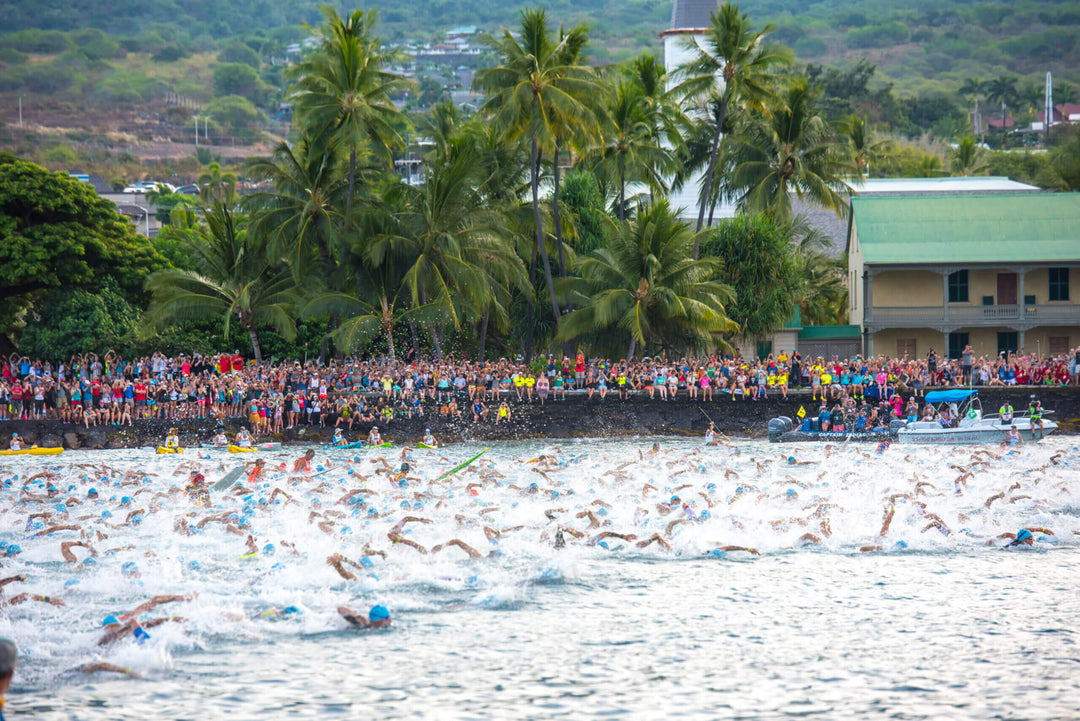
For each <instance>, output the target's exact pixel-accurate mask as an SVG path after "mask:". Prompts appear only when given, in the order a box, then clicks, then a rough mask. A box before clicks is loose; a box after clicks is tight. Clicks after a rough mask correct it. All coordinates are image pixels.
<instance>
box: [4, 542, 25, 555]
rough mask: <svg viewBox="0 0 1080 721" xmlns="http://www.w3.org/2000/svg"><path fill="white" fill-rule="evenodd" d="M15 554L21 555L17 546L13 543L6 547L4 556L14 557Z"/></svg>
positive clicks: (20, 550)
mask: <svg viewBox="0 0 1080 721" xmlns="http://www.w3.org/2000/svg"><path fill="white" fill-rule="evenodd" d="M16 553H22V549H21V548H19V546H18V544H15V543H13V544H11V545H10V546H8V547H7V553H6V554H5V555H8V556H14V555H15V554H16Z"/></svg>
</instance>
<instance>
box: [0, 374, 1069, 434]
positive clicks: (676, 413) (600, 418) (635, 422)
mask: <svg viewBox="0 0 1080 721" xmlns="http://www.w3.org/2000/svg"><path fill="white" fill-rule="evenodd" d="M1031 393H1032V389H1030V388H1014V389H1008V390H1005V389H988V390H981V391H980V392H979V395H980V397H981V399H982V405H983V409H984V411H985V412H987V413H996V412H997V410H998V408H999V407H1000V406H1001V405H1002V403H1004V402H1005V401H1006V400H1008V401H1009V402H1011V403H1012V405H1013V407H1014V408H1016V410H1018V411H1019V410H1026V409H1027V407H1028V402H1029V400H1030V396H1031ZM1038 397H1039V399H1040V400H1042V402H1043V407H1044V408H1047V409H1052V410H1054V413H1053V414H1052V415H1050V416H1049V418H1051V419H1052V420H1054V421H1056V422H1057V423H1059V424H1060V425H1061V428H1060V430H1059V431H1058V433H1062V434H1077V433H1080V388H1076V387H1072V388H1053V389H1039V392H1038ZM496 405H497V404H489V405H488V407H489V409H490V414H489V416H488V420H487V421H485V422H483V423H479V424H474V423H473V422H472V413H471V411H469V412H468V413H464V412H463V413H462V416H463V417H462V418H460V419H445V418H439V417H437V416H433V415H432V414H430V413H429V414H428V415H427V416H426V417H424V418H417V417H414V418H412V419H397V420H394V421H393V422H391V423H389V424H387V423H379V427H380V430H381V431H382V435H383V437H384V438H385V439H387V440H392V441H395V442H397V443H411V442H416V441H418V440H419V439H420V438H421V437H422V436H423V433H424V429H425V428H430V429H431V430H432V432H433V433H434V434H435V436H436V437H437V438H438V439H439V440H440V442H447V441H462V440H466V441H488V440H509V439H528V438H593V437H601V438H604V437H616V436H634V435H641V436H650V435H701V434H704V432H705V429H706V428H707V427H708V425H709V420H710V419H711V420H713V421H715V422H716V426H717V428H718V429H719V430H720V431H722V432H723V433H726V434H728V435H744V436H755V437H763V436H764V435H765V425H766V423H767V422H768V421H769V419H770V418H773V417H775V416H779V415H786V416H790V417H792V418H794V417H795V414H796V412H797V411H798V409H799V406H800V405H802V406H804V407H805V408H806V410H807V412H810V413H812V412H814V411H816V410H817V405H818V404H817V403H813V402H811V401H810V394H809V392H801V391H799V392H792V393H791V394H790V398H789V399H788V400H786V401H784V400H781V399H780V397H779V396H774V397H770V398H768V399H767V400H763V401H748V400H737V401H732V400H731V399H730V397H728V396H726V395H724V396H718V397H717V398H716V399H715V400H713V401H712V402H708V403H705V402H691V401H689V400H688V399H686V398H680V399H678V400H675V401H661V400H658V399H653V400H649V399H647V398H633V399H631V400H626V401H620V400H618V398H616V397H615V396H614V395H609V396H608V397H607V398H606V399H605V400H600V398H599V396H594V397H593V399H592V400H588V399H587V398H586V397H585V396H584V395H583V394H582V395H578V396H571V397H570V398H569V399H568V400H566V401H551V400H548V401H547V402H546V403H545V404H544V405H542V406H541V405H540V403H539V402H534V403H532V404H528V403H521V404H519V403H517V401H516V399H515V400H513V401H511V402H510V405H511V417H510V421H509V422H504V423H500V424H499V425H495V423H494V416H495V406H496ZM216 425H217V424H216V423H215V422H214V421H210V420H201V421H200V420H173V421H164V420H160V421H159V420H151V421H138V422H136V424H135V426H134V427H133V428H128V427H123V428H121V427H117V426H98V427H92V428H90V429H87V428H85V427H83V426H76V425H74V424H64V423H61V422H59V421H0V447H3V448H6V447H7V445H8V442H9V440H10V438H11V434H12V433H18V434H19V435H20V436H22V437H23V439H24V440H25V441H26V442H27V443H33V444H37V445H39V446H42V447H56V446H63V447H64V448H72V449H77V448H85V449H100V448H140V447H143V446H157V445H160V444H162V443H163V442H164V439H165V435H166V433H167V432H168V429H169V428H170V427H171V426H176V427H177V428H178V429H179V431H180V441H181V443H182V444H183V445H185V446H196V445H199V444H205V443H208V442H209V440H210V437H211V436H212V435H213V434H214V428H215V426H216ZM241 425H243V421H242V419H239V418H235V419H231V420H230V421H228V422H227V423H226V424H225V427H226V431H227V432H228V433H229V434H230V436H231V435H232V434H234V433H235V432H236V431H237V430H239V429H240V426H241ZM370 427H371V424H370V423H356V424H354V426H353V430H352V431H351V432H349V431H346V436H347V437H348V438H349V439H350V440H351V439H354V438H366V436H367V432H368V430H369V428H370ZM332 434H333V425H332V422H331V423H330V424H328V425H327V426H326V427H319V426H312V427H308V426H299V427H298V428H294V429H292V430H288V431H286V432H284V433H281V434H277V435H273V436H270V437H268V438H267V437H260V438H259V439H258V440H259V441H267V440H273V441H281V442H285V443H298V444H304V443H311V444H322V443H328V442H329V441H330V437H331V435H332Z"/></svg>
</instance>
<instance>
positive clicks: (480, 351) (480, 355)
mask: <svg viewBox="0 0 1080 721" xmlns="http://www.w3.org/2000/svg"><path fill="white" fill-rule="evenodd" d="M489 314H490V311H488V310H485V311H484V319H483V320H482V321H480V344H479V346H478V347H477V349H476V360H477V362H478V363H483V362H484V346H486V345H487V327H488V315H489Z"/></svg>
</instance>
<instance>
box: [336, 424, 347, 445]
mask: <svg viewBox="0 0 1080 721" xmlns="http://www.w3.org/2000/svg"><path fill="white" fill-rule="evenodd" d="M333 444H334V445H335V446H347V445H349V442H348V441H347V440H345V435H344V434H343V433H342V432H341V429H340V428H335V429H334V441H333Z"/></svg>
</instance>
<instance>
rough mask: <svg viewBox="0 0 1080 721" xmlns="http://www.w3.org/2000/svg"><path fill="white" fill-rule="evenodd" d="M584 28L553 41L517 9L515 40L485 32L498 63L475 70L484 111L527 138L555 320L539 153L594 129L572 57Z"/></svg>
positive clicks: (584, 73) (538, 20)
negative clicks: (568, 135) (569, 133)
mask: <svg viewBox="0 0 1080 721" xmlns="http://www.w3.org/2000/svg"><path fill="white" fill-rule="evenodd" d="M587 38H588V33H587V31H586V30H585V28H584V27H583V26H578V27H575V28H573V29H571V30H570V31H569V32H566V33H564V34H563V35H562V37H561V38H560V39H559V41H558V42H554V41H553V40H552V38H551V34H550V32H549V30H548V26H547V15H546V13H545V12H544V11H543V10H525V11H523V12H522V13H521V42H520V43H519V42H518V41H517V39H515V38H514V36H513V35H512V34H511V33H510V31H509V30H507V29H506V28H503V36H502V38H501V39H500V40H496V39H494V38H492V37H485V38H484V42H486V43H487V44H488V45H490V46H491V48H492V49H493V50H494V51H495V52H496V53H497V54H498V55H499V59H500V64H499V65H498V66H497V67H494V68H488V69H486V70H481V71H480V72H478V73H477V75H476V80H475V85H476V87H477V88H478V89H480V90H483V91H484V92H486V93H488V99H487V101H486V102H485V103H484V111H485V112H487V113H490V114H491V115H492V117H493V119H494V121H495V122H496V123H497V124H498V125H499V127H502V128H505V129H506V131H507V135H508V136H509V138H510V139H516V138H519V137H524V138H527V139H528V141H529V147H530V161H529V173H530V189H531V194H532V205H533V216H534V221H535V223H536V225H535V231H536V238H535V247H536V248H538V249H539V251H540V257H541V260H542V261H543V266H544V279H545V281H546V282H547V286H548V290H549V294H550V297H551V307H552V310H553V311H554V313H555V318H556V323H558V320H559V316H560V313H559V302H558V299H557V298H556V296H555V283H554V281H553V278H552V273H551V261H550V259H549V258H548V252H547V244H546V243H545V242H544V236H543V232H544V231H543V228H544V224H543V218H542V216H541V213H540V199H539V180H540V164H541V159H542V158H541V156H542V153H543V152H545V151H547V150H551V151H552V152H554V149H555V147H556V146H557V145H558V144H559V140H560V138H561V137H565V131H566V129H568V128H572V127H578V128H584V129H591V130H592V131H593V132H595V130H596V128H597V122H596V118H595V115H594V113H593V111H592V109H591V108H590V106H589V104H588V103H587V102H586V100H585V99H586V98H588V97H589V95H590V94H595V92H596V87H597V86H596V83H595V81H594V80H593V78H592V73H591V72H590V71H589V70H588V69H587V68H585V67H582V66H581V65H580V64H579V62H578V59H579V57H580V54H581V48H583V47H584V45H585V42H586V41H587Z"/></svg>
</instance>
